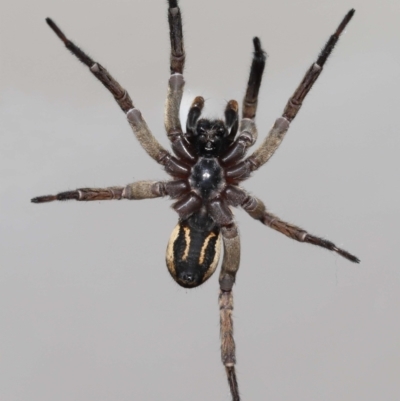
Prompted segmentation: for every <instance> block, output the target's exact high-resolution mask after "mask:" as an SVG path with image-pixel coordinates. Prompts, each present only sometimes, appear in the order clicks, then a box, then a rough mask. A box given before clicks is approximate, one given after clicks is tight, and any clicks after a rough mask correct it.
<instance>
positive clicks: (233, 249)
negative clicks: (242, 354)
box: [208, 198, 240, 401]
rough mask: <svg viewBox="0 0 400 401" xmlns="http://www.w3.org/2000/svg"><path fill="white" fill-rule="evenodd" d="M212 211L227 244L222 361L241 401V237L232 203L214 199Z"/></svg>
mask: <svg viewBox="0 0 400 401" xmlns="http://www.w3.org/2000/svg"><path fill="white" fill-rule="evenodd" d="M208 212H209V214H210V216H211V217H212V218H213V220H214V221H215V222H216V223H217V224H218V225H219V226H220V227H221V235H222V240H223V243H224V258H223V261H222V266H221V273H220V275H219V287H220V293H219V309H220V336H221V359H222V363H223V364H224V366H225V370H226V374H227V378H228V383H229V387H230V390H231V394H232V400H233V401H240V397H239V388H238V383H237V379H236V372H235V364H236V348H235V341H234V338H233V320H232V311H233V294H232V287H233V284H235V280H236V273H237V271H238V269H239V265H240V237H239V231H238V229H237V226H236V223H235V221H234V220H233V214H232V211H231V210H230V208H229V206H228V203H227V202H226V201H225V200H223V199H219V198H218V199H214V200H211V201H210V203H209V204H208Z"/></svg>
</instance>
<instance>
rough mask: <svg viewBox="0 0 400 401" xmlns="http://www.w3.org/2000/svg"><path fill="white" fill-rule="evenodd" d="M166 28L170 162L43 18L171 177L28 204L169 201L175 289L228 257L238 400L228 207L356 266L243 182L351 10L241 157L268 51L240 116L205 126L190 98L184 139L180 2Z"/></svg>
mask: <svg viewBox="0 0 400 401" xmlns="http://www.w3.org/2000/svg"><path fill="white" fill-rule="evenodd" d="M168 3H169V11H168V21H169V28H170V39H171V58H170V71H171V77H170V79H169V85H168V94H167V101H166V106H165V130H166V133H167V136H168V138H169V140H170V142H171V148H172V151H173V153H174V154H172V153H170V152H169V151H168V150H166V149H164V148H163V147H162V146H161V145H160V143H159V142H158V141H157V139H156V138H155V137H154V136H153V134H152V133H151V131H150V129H149V127H148V126H147V124H146V122H145V120H144V119H143V117H142V114H141V113H140V111H139V110H138V109H137V108H136V107H135V106H134V105H133V103H132V100H131V98H130V96H129V95H128V93H127V91H126V90H125V89H124V88H122V87H121V85H120V84H119V83H118V82H117V81H116V80H115V79H114V78H113V77H112V76H111V75H110V74H109V72H108V71H107V70H106V69H105V68H104V67H103V66H102V65H100V64H99V63H98V62H96V61H93V60H92V59H91V58H90V57H89V56H88V55H86V54H85V53H84V52H83V51H82V50H81V49H79V47H77V46H76V45H75V44H74V43H72V42H71V41H70V40H69V39H67V37H66V36H65V35H64V33H63V32H62V31H61V30H60V29H59V28H58V26H57V25H56V24H55V23H54V22H53V21H52V20H51V19H49V18H48V19H47V23H48V24H49V26H50V28H52V29H53V31H54V32H55V33H56V34H57V36H58V37H59V38H60V39H61V40H62V41H63V42H64V44H65V46H66V47H67V48H68V49H69V50H70V51H71V52H72V53H73V54H74V55H75V56H76V57H77V58H78V59H79V60H80V61H81V62H82V63H84V64H85V65H86V66H87V67H89V69H90V71H91V73H92V74H93V75H94V76H95V77H96V78H97V79H99V80H100V82H101V83H102V84H103V85H104V86H105V87H106V88H107V89H108V90H109V91H110V92H111V94H112V95H113V96H114V98H115V100H116V102H117V103H118V105H119V106H120V108H121V109H122V111H123V112H124V113H125V114H126V116H127V119H128V122H129V124H130V126H131V128H132V130H133V133H134V134H135V136H136V138H137V139H138V141H139V143H140V145H141V146H142V147H143V149H144V150H145V151H146V152H147V154H148V155H149V156H150V157H151V158H153V159H154V160H155V161H156V162H157V163H159V164H160V165H161V166H162V167H163V168H164V169H165V171H166V172H167V173H168V174H169V175H170V176H171V179H170V180H169V181H139V182H134V183H132V184H129V185H126V186H122V187H109V188H81V189H78V190H75V191H67V192H61V193H59V194H57V195H47V196H39V197H37V198H33V199H32V202H34V203H44V202H50V201H54V200H67V199H75V200H78V201H90V200H111V199H149V198H156V197H163V196H169V197H170V198H172V199H174V204H173V208H174V210H175V211H176V212H177V213H178V215H179V223H178V225H177V226H176V228H175V229H174V230H173V232H172V235H171V238H170V240H169V243H168V247H167V255H166V261H167V267H168V270H169V272H170V273H171V275H172V277H173V278H174V279H175V281H176V282H177V283H178V284H179V285H181V286H183V287H186V288H191V287H196V286H198V285H200V284H202V283H203V282H205V281H206V280H207V279H208V278H209V277H210V276H211V275H212V274H213V273H214V271H215V269H216V268H217V265H218V260H219V256H220V249H221V242H222V243H223V246H224V257H223V262H222V266H221V272H220V275H219V285H220V295H219V307H220V324H221V354H222V362H223V364H224V366H225V369H226V373H227V378H228V383H229V386H230V390H231V394H232V399H233V401H238V400H239V399H240V397H239V389H238V383H237V379H236V373H235V367H234V366H235V363H236V356H235V343H234V340H233V322H232V310H233V295H232V287H233V284H234V283H235V278H236V273H237V271H238V268H239V262H240V240H239V233H238V230H237V227H236V223H235V221H234V217H233V213H232V210H231V208H233V207H242V208H243V209H244V210H245V211H246V212H247V213H248V214H249V215H250V216H251V217H253V218H254V219H256V220H259V221H260V222H261V223H263V224H265V225H267V226H269V227H271V228H273V229H274V230H276V231H278V232H280V233H282V234H284V235H286V236H288V237H290V238H292V239H295V240H297V241H300V242H307V243H309V244H313V245H318V246H321V247H323V248H326V249H329V250H331V251H335V252H337V253H338V254H339V255H341V256H343V257H345V258H346V259H348V260H350V261H351V262H356V263H358V262H359V259H358V258H356V257H355V256H353V255H351V254H350V253H348V252H347V251H345V250H343V249H341V248H339V247H337V246H336V245H335V244H333V243H332V242H330V241H327V240H325V239H323V238H320V237H316V236H314V235H311V234H309V233H308V232H307V231H305V230H303V229H302V228H300V227H297V226H295V225H292V224H290V223H287V222H285V221H283V220H281V219H280V218H279V217H277V216H275V215H273V214H272V213H270V212H268V211H267V210H266V208H265V206H264V204H263V202H262V201H261V200H260V199H258V198H256V197H255V196H253V195H251V194H249V193H248V192H246V191H245V190H244V189H243V188H242V187H240V186H239V184H240V183H241V182H242V181H244V180H246V179H247V178H248V177H249V176H250V175H251V173H252V172H254V171H256V170H258V169H259V168H260V167H261V166H263V165H264V164H265V163H266V162H267V161H268V160H269V159H270V157H271V156H272V155H273V154H274V152H275V151H276V149H277V148H278V147H279V145H280V144H281V142H282V140H283V138H284V136H285V134H286V132H287V130H288V129H289V125H290V123H291V121H292V120H293V119H294V118H295V117H296V115H297V113H298V111H299V110H300V108H301V105H302V103H303V100H304V98H305V97H306V95H307V93H308V92H309V90H310V89H311V87H312V86H313V84H314V83H315V81H316V80H317V78H318V76H319V75H320V74H321V71H322V69H323V67H324V64H325V62H326V60H327V58H328V57H329V55H330V54H331V52H332V50H333V48H334V46H335V44H336V42H337V41H338V39H339V36H340V34H341V33H342V32H343V30H344V28H345V27H346V25H347V24H348V22H349V21H350V19H351V18H352V16H353V14H354V10H350V11H349V12H348V13H347V15H346V16H345V17H344V19H343V20H342V22H341V23H340V25H339V27H338V28H337V30H336V31H335V32H334V33H333V35H331V37H330V38H329V40H328V42H327V43H326V45H325V47H324V48H323V49H322V51H321V53H320V54H319V56H318V58H317V60H316V62H314V63H313V64H312V65H311V67H310V68H309V69H308V71H307V72H306V74H305V76H304V78H303V80H302V81H301V83H300V85H299V87H298V88H297V89H296V91H295V92H294V94H293V96H292V97H291V98H290V99H289V101H288V102H287V104H286V106H285V108H284V111H283V113H282V116H280V117H279V118H278V119H277V120H276V121H275V123H274V125H273V127H272V128H271V130H270V131H269V133H268V135H267V136H266V137H265V139H263V141H262V142H261V144H260V145H259V147H258V149H256V150H255V152H253V153H252V154H251V155H250V156H246V153H247V151H248V149H249V148H250V147H251V146H252V145H254V143H255V142H256V140H257V128H256V123H255V116H256V111H257V102H258V92H259V89H260V85H261V79H262V74H263V71H264V67H265V61H266V53H265V52H264V51H263V49H262V47H261V43H260V40H259V39H258V38H254V39H253V44H254V55H253V61H252V64H251V68H250V77H249V80H248V84H247V90H246V94H245V97H244V100H243V105H242V113H241V114H242V115H241V118H239V105H238V103H237V101H235V100H230V101H229V102H228V103H227V106H226V108H225V115H224V118H223V119H221V120H209V119H205V118H201V113H202V109H203V106H204V99H203V98H202V97H200V96H198V97H196V98H195V99H194V101H193V103H192V105H191V107H190V110H189V114H188V118H187V124H186V130H185V131H186V132H184V130H183V129H182V126H181V122H180V120H179V108H180V103H181V99H182V94H183V88H184V83H185V82H184V78H183V75H182V74H183V70H184V63H185V51H184V45H183V36H182V20H181V13H180V9H179V7H178V3H177V0H168Z"/></svg>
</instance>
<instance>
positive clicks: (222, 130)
mask: <svg viewBox="0 0 400 401" xmlns="http://www.w3.org/2000/svg"><path fill="white" fill-rule="evenodd" d="M217 134H218V135H219V136H223V135H225V129H224V128H218V131H217Z"/></svg>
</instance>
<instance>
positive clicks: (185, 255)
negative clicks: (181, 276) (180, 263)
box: [182, 227, 190, 260]
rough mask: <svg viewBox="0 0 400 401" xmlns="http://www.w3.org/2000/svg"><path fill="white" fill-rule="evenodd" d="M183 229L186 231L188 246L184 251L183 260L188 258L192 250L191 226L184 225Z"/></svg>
mask: <svg viewBox="0 0 400 401" xmlns="http://www.w3.org/2000/svg"><path fill="white" fill-rule="evenodd" d="M183 230H184V231H185V242H186V248H185V251H184V252H183V255H182V260H186V259H187V257H188V256H189V250H190V228H189V227H183Z"/></svg>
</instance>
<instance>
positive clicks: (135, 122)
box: [46, 18, 171, 165]
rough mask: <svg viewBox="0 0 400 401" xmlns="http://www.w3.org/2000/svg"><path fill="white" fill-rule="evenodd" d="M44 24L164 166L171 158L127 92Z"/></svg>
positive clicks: (53, 24)
mask: <svg viewBox="0 0 400 401" xmlns="http://www.w3.org/2000/svg"><path fill="white" fill-rule="evenodd" d="M46 22H47V24H48V25H49V26H50V28H51V29H52V30H53V31H54V32H55V34H56V35H57V36H58V37H59V38H60V39H61V40H62V42H63V43H64V44H65V46H66V48H67V49H68V50H70V51H71V52H72V53H73V54H74V55H75V56H76V57H77V58H78V59H79V60H80V61H81V62H82V63H83V64H85V65H86V66H87V67H89V69H90V71H91V72H92V74H93V75H94V76H95V77H96V78H97V79H98V80H99V81H100V82H101V83H102V84H103V85H104V86H105V87H106V88H107V89H108V90H109V91H110V92H111V94H112V95H113V96H114V98H115V100H116V102H117V103H118V105H119V106H120V107H121V109H122V110H123V111H124V112H125V113H126V115H127V117H128V122H129V124H130V126H131V128H132V130H133V132H134V134H135V136H136V138H137V139H138V140H139V143H140V144H141V146H142V147H143V148H144V150H145V151H146V152H147V153H148V154H149V156H151V157H152V158H153V159H154V160H155V161H157V163H160V164H163V165H165V164H166V163H167V162H168V161H169V159H170V158H171V156H169V153H168V152H167V151H166V150H165V149H164V148H163V147H162V146H161V145H160V143H159V142H158V141H157V139H156V138H155V137H154V136H153V134H152V133H151V131H150V129H149V127H148V126H147V124H146V121H145V120H144V119H143V117H142V115H141V113H140V111H139V110H138V109H136V108H135V106H134V105H133V103H132V100H131V98H130V96H129V94H128V92H127V91H126V90H125V89H124V88H123V87H122V86H121V85H120V84H119V83H118V82H117V81H116V80H115V79H114V78H113V77H112V76H111V75H110V73H109V72H108V71H107V70H106V69H105V68H104V67H103V66H102V65H101V64H99V63H97V62H95V61H93V60H92V59H91V58H90V57H89V56H88V55H87V54H86V53H84V52H83V51H82V50H81V49H80V48H79V47H78V46H76V45H75V44H74V43H73V42H71V41H70V40H69V39H68V38H67V37H66V36H65V35H64V33H63V32H62V31H61V29H60V28H59V27H58V26H57V25H56V24H55V22H54V21H53V20H52V19H50V18H46ZM168 156H169V157H168Z"/></svg>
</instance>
